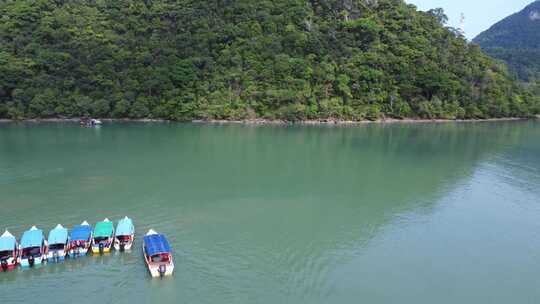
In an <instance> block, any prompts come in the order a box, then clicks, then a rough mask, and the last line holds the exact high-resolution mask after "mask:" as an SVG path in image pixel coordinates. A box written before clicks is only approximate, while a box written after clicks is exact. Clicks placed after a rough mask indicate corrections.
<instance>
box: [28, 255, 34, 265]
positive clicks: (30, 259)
mask: <svg viewBox="0 0 540 304" xmlns="http://www.w3.org/2000/svg"><path fill="white" fill-rule="evenodd" d="M34 262H35V260H34V256H33V255H31V256H29V257H28V265H30V267H32V266H34Z"/></svg>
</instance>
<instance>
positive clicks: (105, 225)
mask: <svg viewBox="0 0 540 304" xmlns="http://www.w3.org/2000/svg"><path fill="white" fill-rule="evenodd" d="M113 243H114V227H113V223H112V222H111V221H109V219H107V218H106V219H104V220H103V221H102V222H98V223H97V224H96V227H95V228H94V233H93V239H92V252H93V253H99V254H103V253H108V252H111V247H112V246H113Z"/></svg>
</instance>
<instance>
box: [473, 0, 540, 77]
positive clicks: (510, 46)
mask: <svg viewBox="0 0 540 304" xmlns="http://www.w3.org/2000/svg"><path fill="white" fill-rule="evenodd" d="M474 42H475V43H478V44H479V45H480V46H481V47H482V49H484V50H485V51H486V52H487V53H488V54H490V55H492V56H494V57H496V58H499V59H502V60H503V61H505V62H506V63H507V64H508V66H509V67H510V69H511V71H512V72H514V73H516V74H517V76H518V77H519V78H520V79H522V80H525V81H531V80H534V79H540V1H535V2H534V3H532V4H530V5H528V6H527V7H526V8H525V9H523V10H522V11H520V12H519V13H516V14H513V15H511V16H509V17H507V18H505V19H503V20H502V21H500V22H498V23H497V24H495V25H493V26H492V27H491V28H490V29H488V30H487V31H485V32H483V33H481V34H480V35H478V37H476V38H475V39H474Z"/></svg>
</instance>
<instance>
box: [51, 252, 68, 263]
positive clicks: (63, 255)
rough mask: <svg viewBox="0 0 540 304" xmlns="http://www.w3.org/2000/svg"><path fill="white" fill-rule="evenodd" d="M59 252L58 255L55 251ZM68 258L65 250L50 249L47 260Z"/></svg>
mask: <svg viewBox="0 0 540 304" xmlns="http://www.w3.org/2000/svg"><path fill="white" fill-rule="evenodd" d="M55 252H57V255H55V254H54V253H55ZM65 258H66V252H65V251H64V250H53V251H51V250H49V252H48V253H47V261H49V262H54V261H57V262H59V261H63V260H65Z"/></svg>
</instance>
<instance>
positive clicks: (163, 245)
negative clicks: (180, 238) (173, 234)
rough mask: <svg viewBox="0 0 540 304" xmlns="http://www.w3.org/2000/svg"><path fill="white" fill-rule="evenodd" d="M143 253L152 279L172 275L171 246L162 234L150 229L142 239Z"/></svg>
mask: <svg viewBox="0 0 540 304" xmlns="http://www.w3.org/2000/svg"><path fill="white" fill-rule="evenodd" d="M143 253H144V260H145V261H146V265H147V266H148V270H149V271H150V274H151V275H152V277H154V278H155V277H163V276H170V275H172V274H173V271H174V263H173V257H172V252H171V246H170V245H169V242H168V241H167V239H166V238H165V236H164V235H163V234H159V233H157V232H155V231H154V230H152V229H150V230H149V231H148V233H147V234H146V235H145V236H144V239H143Z"/></svg>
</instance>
